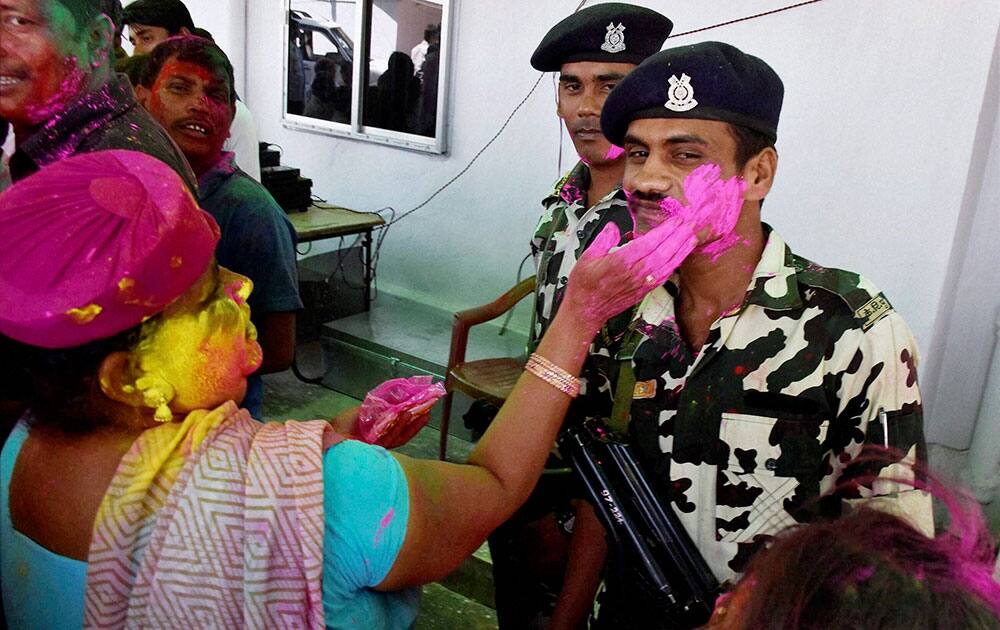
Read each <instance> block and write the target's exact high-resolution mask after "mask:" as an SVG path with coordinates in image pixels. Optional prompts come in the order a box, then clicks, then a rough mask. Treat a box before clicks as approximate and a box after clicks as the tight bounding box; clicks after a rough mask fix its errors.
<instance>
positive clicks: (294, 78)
mask: <svg viewBox="0 0 1000 630" xmlns="http://www.w3.org/2000/svg"><path fill="white" fill-rule="evenodd" d="M452 2H453V0H356V1H354V0H287V21H286V25H285V26H286V28H285V43H286V50H287V56H286V61H285V76H284V105H285V107H284V123H285V125H286V126H288V127H291V128H300V129H307V130H310V131H319V132H323V133H329V134H333V135H339V136H347V137H350V138H356V139H360V140H368V141H372V142H381V143H385V144H393V145H397V146H402V147H406V148H409V149H416V150H421V151H428V152H432V153H444V152H445V150H446V143H445V137H444V136H445V129H446V125H445V121H446V114H447V107H446V102H445V101H446V95H447V93H448V90H447V89H446V88H447V78H448V64H447V59H448V21H449V17H450V14H451V10H452Z"/></svg>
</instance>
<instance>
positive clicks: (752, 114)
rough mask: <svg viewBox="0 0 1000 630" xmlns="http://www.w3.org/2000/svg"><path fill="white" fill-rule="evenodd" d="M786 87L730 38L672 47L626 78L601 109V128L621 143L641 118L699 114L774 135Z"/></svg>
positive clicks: (767, 68)
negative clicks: (631, 126)
mask: <svg viewBox="0 0 1000 630" xmlns="http://www.w3.org/2000/svg"><path fill="white" fill-rule="evenodd" d="M784 93H785V88H784V86H783V85H782V83H781V79H780V78H779V77H778V75H777V73H775V71H774V70H772V69H771V66H769V65H767V64H766V63H764V62H763V61H761V60H760V59H758V58H757V57H754V56H752V55H748V54H746V53H744V52H743V51H741V50H740V49H738V48H736V47H735V46H730V45H729V44H723V43H720V42H704V43H701V44H693V45H691V46H681V47H679V48H668V49H667V50H663V51H660V52H658V53H657V54H655V55H653V56H652V57H650V58H649V59H646V60H645V61H643V62H642V63H641V64H639V67H638V68H636V69H635V70H633V71H632V72H630V73H629V74H628V76H626V77H625V78H624V79H622V81H621V83H619V84H618V85H617V86H616V87H615V89H614V90H612V91H611V94H609V95H608V99H607V100H606V101H604V108H603V109H602V110H601V130H602V131H603V132H604V137H606V138H607V139H608V140H609V141H610V142H612V143H614V144H617V145H619V146H621V144H622V139H623V138H624V137H625V132H626V131H628V125H629V123H630V122H632V121H633V120H638V119H640V118H699V119H702V120H719V121H722V122H728V123H733V124H735V125H741V126H743V127H749V128H750V129H753V130H755V131H759V132H761V133H763V134H765V135H767V136H769V137H770V138H771V139H772V140H775V139H777V137H778V115H779V114H780V113H781V99H782V97H783V96H784Z"/></svg>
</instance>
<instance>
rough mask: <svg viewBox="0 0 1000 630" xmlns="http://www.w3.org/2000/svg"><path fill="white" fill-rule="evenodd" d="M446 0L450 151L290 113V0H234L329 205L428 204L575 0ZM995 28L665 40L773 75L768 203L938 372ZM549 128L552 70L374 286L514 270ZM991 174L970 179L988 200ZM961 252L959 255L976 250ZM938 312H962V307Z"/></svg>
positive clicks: (769, 210) (811, 29)
mask: <svg viewBox="0 0 1000 630" xmlns="http://www.w3.org/2000/svg"><path fill="white" fill-rule="evenodd" d="M238 2H239V0H213V2H211V3H209V2H207V0H198V1H197V2H195V1H194V0H191V4H192V5H199V6H201V5H202V3H203V5H204V6H205V7H206V9H205V13H201V12H200V11H199V15H198V16H196V20H199V21H203V22H204V24H205V25H206V27H207V28H210V29H211V30H213V31H218V33H217V34H218V35H220V41H221V35H222V34H223V33H225V32H226V31H225V29H223V28H220V27H216V26H214V24H213V23H212V21H211V20H210V19H209V17H208V16H209V15H210V14H211V15H215V13H214V11H215V10H216V9H214V7H220V8H219V9H217V10H218V11H222V10H223V8H222V7H223V6H226V5H227V3H229V4H235V3H238ZM457 3H458V6H457V7H456V11H455V14H454V15H455V24H454V25H453V31H452V34H453V37H454V40H453V42H454V51H455V55H454V58H453V63H454V72H453V74H452V77H453V81H452V86H451V116H450V121H449V122H450V126H451V127H450V134H449V136H450V139H451V140H450V143H451V144H450V147H451V148H450V153H449V154H448V155H445V156H433V155H427V154H422V153H414V152H408V151H405V150H402V149H395V148H391V147H386V146H383V145H375V144H368V143H363V142H360V141H355V140H347V139H342V138H333V137H328V136H322V135H314V134H309V133H306V132H302V131H293V130H288V129H285V128H284V127H283V126H282V125H281V122H280V120H281V101H282V96H281V94H282V90H281V76H282V68H281V63H282V59H283V58H284V55H283V53H282V20H283V15H284V5H283V2H282V0H248V6H247V15H246V18H247V19H246V21H247V32H248V33H249V34H250V39H249V45H248V46H247V47H246V51H247V57H246V67H247V68H248V69H249V76H248V85H247V88H246V90H245V91H244V98H245V99H246V100H247V101H248V103H249V105H250V108H251V110H252V111H253V112H254V114H255V117H256V119H257V122H258V125H259V128H260V137H261V139H264V140H267V141H270V142H276V143H278V144H280V145H281V146H282V147H284V151H285V154H284V161H285V162H286V163H289V164H293V165H295V166H298V167H301V168H302V170H303V173H304V174H305V175H306V176H308V177H311V178H312V179H313V180H314V182H315V185H316V187H315V192H317V193H318V194H320V195H322V196H324V197H326V198H328V199H330V200H331V201H335V202H336V203H339V204H343V205H346V206H349V207H354V208H357V209H362V210H377V209H379V208H382V207H384V206H392V207H394V208H395V209H396V210H398V211H405V210H407V209H409V208H412V207H414V206H415V205H416V204H417V203H419V202H421V201H423V200H424V199H425V198H426V197H427V196H428V195H429V194H430V193H431V192H433V191H434V190H435V189H436V188H437V187H438V186H440V185H441V184H442V183H444V182H445V181H447V180H448V179H449V178H450V177H452V176H453V175H454V174H456V173H457V172H458V171H459V170H460V169H461V168H462V167H464V166H465V165H466V164H467V163H468V161H469V160H471V159H472V157H473V156H474V155H475V153H476V152H477V151H478V150H479V149H480V148H481V147H482V146H483V145H484V144H485V143H486V142H487V141H488V140H489V139H490V138H491V137H492V136H493V134H494V133H495V132H496V130H497V129H498V128H499V127H500V125H501V123H502V122H503V120H504V119H505V118H506V116H507V115H508V114H509V113H510V111H511V110H512V109H513V108H514V106H515V105H516V104H517V103H518V102H519V101H520V100H521V99H522V98H523V97H524V95H525V94H526V93H527V92H528V90H529V89H530V87H531V85H532V84H533V83H534V81H535V79H536V78H537V76H538V75H537V73H536V72H534V71H533V70H532V69H531V68H530V66H529V64H528V58H529V57H530V55H531V52H532V51H533V50H534V48H535V46H536V45H537V43H538V41H539V40H540V38H541V37H542V35H543V34H544V33H545V32H546V30H547V29H548V28H549V27H550V26H551V25H552V24H554V23H555V22H556V21H558V20H559V19H561V18H562V17H563V16H564V15H566V14H568V13H569V12H571V11H572V10H573V9H574V8H575V7H576V5H577V4H578V0H547V1H546V2H535V1H533V0H457ZM789 3H790V0H789V1H786V0H745V1H743V2H739V3H733V2H711V3H707V2H702V1H701V0H671V1H669V2H668V1H667V0H645V1H644V2H642V4H645V5H647V6H650V7H653V8H656V9H658V10H660V11H661V12H663V13H665V14H667V15H669V16H670V17H671V18H672V19H673V20H674V22H675V25H676V26H675V32H678V33H679V32H683V31H687V30H690V29H694V28H698V27H702V26H706V25H710V24H714V23H718V22H722V21H726V20H729V19H733V18H737V17H741V16H743V15H748V14H752V13H757V12H761V11H766V10H770V9H774V8H777V7H780V6H783V5H785V4H789ZM208 7H213V9H212V10H209V8H208ZM194 12H195V8H194V6H192V13H194ZM201 15H205V18H204V19H202V18H201V17H200V16H201ZM235 21H236V20H234V19H231V20H230V22H227V24H229V23H231V22H235ZM998 25H1000V3H997V2H996V1H995V0H825V1H824V2H821V3H818V4H814V5H809V6H806V7H802V8H799V9H796V10H793V11H789V12H785V13H780V14H776V15H772V16H769V17H766V18H762V19H760V20H755V21H751V22H745V23H741V24H736V25H732V26H728V27H724V28H721V29H717V30H714V31H711V32H708V33H699V34H696V35H691V36H685V37H678V38H675V39H672V40H669V42H668V45H681V44H687V43H694V42H697V41H704V40H706V39H719V40H723V41H727V42H729V43H732V44H735V45H736V46H738V47H740V48H742V49H744V50H746V51H747V52H751V53H753V54H755V55H758V56H760V57H761V58H763V59H765V60H766V61H768V63H770V64H771V65H772V66H773V67H774V68H775V69H776V70H777V72H778V74H779V75H781V77H782V79H783V80H784V82H785V86H786V99H785V107H784V111H783V113H782V122H781V125H780V127H779V141H778V149H779V153H780V155H781V161H780V168H779V172H778V178H777V182H776V186H775V188H774V190H773V192H772V194H771V196H770V197H769V199H768V202H767V204H766V206H765V209H764V214H765V217H766V219H767V220H768V221H769V222H771V223H772V225H774V226H775V227H776V228H777V229H778V230H780V231H781V233H782V234H783V235H784V236H785V237H786V238H787V240H788V241H789V242H790V243H791V244H792V245H793V247H794V248H795V249H796V250H797V251H798V252H800V253H801V254H803V255H806V256H807V257H809V258H812V259H813V260H815V261H816V262H819V263H821V264H824V265H829V266H840V267H846V268H850V269H852V270H857V271H861V272H862V273H864V274H865V275H867V276H868V277H869V278H871V279H872V280H873V281H874V282H875V283H876V284H878V285H879V286H880V287H882V288H883V289H884V290H885V292H886V294H887V295H888V296H889V297H890V299H891V300H892V301H893V303H894V304H895V306H896V308H897V309H898V310H899V311H900V312H902V313H903V315H904V316H905V317H906V318H907V320H908V321H909V322H910V324H911V326H912V328H913V330H914V332H915V333H916V335H917V338H918V340H919V341H920V343H921V346H922V348H923V349H924V351H925V352H924V355H925V356H924V359H925V361H924V364H923V370H924V372H925V373H931V374H934V373H939V372H940V370H937V369H936V368H935V364H936V362H938V363H940V361H941V360H942V357H943V356H944V352H943V348H944V347H945V345H946V344H944V341H939V340H944V339H950V337H949V336H948V335H947V334H945V333H946V332H947V331H945V330H943V329H942V326H943V324H941V323H940V322H942V321H945V318H946V317H947V316H948V313H947V311H942V310H941V309H940V308H939V307H940V305H941V302H942V300H943V299H944V298H945V297H946V295H947V294H949V291H946V288H947V287H948V286H952V285H953V284H954V282H955V280H956V279H958V278H960V277H963V278H964V276H963V274H964V273H965V270H964V269H965V268H964V267H963V266H962V265H958V266H957V267H956V266H955V265H954V264H952V266H951V267H949V265H950V264H951V261H953V260H964V259H965V258H966V257H967V254H966V250H967V248H968V247H970V246H973V247H975V248H982V247H988V246H989V245H992V243H989V242H988V240H989V239H987V242H986V243H983V242H979V241H975V242H972V241H969V240H968V239H967V238H963V234H966V233H967V232H968V233H969V234H971V233H972V230H959V227H960V220H959V219H960V217H963V222H964V223H963V224H966V223H969V222H970V221H973V222H974V219H971V218H969V217H974V218H976V219H978V218H979V217H980V215H979V214H978V213H977V212H976V208H978V207H979V204H982V203H984V200H983V198H981V196H979V195H977V194H976V193H975V192H973V193H972V194H971V195H970V194H969V193H968V192H967V191H968V190H969V187H970V182H971V185H973V186H979V185H981V184H980V180H983V177H982V176H981V175H980V176H979V177H978V180H977V178H976V173H977V172H980V173H981V172H982V165H981V164H979V163H976V164H974V163H973V162H974V158H977V159H978V158H979V157H982V156H985V155H987V152H986V151H984V150H983V149H982V147H983V146H989V141H990V137H989V136H986V137H983V134H984V133H987V131H989V132H990V133H992V130H991V129H990V130H984V129H983V128H982V125H980V124H979V121H980V114H981V110H982V108H983V105H984V95H986V90H987V75H988V72H989V68H990V60H991V57H992V55H993V53H994V50H995V41H996V37H997V31H998ZM233 28H234V29H235V28H236V27H235V26H234V27H233ZM977 134H978V135H977ZM559 138H560V133H559V128H558V125H557V123H556V119H555V116H554V104H553V89H552V84H551V81H550V80H548V79H545V80H543V82H542V84H541V85H540V86H539V89H538V90H537V91H536V92H535V94H534V95H533V96H532V97H531V98H530V99H529V100H528V102H527V103H526V104H525V106H524V107H523V109H522V110H521V111H520V112H519V113H518V114H517V116H516V117H515V118H514V120H513V121H512V123H511V125H510V127H509V128H508V129H507V131H506V132H505V133H504V134H503V135H502V136H501V137H500V138H499V140H497V142H496V143H495V144H494V145H493V146H492V147H491V148H490V149H489V150H488V151H487V152H486V153H485V154H483V156H482V157H481V158H480V160H479V161H478V162H477V163H476V164H475V165H474V166H473V167H472V169H471V170H470V171H469V172H468V173H467V174H466V175H465V176H464V177H463V178H462V179H461V180H459V181H458V182H457V183H456V184H455V185H453V186H452V187H451V188H449V189H448V190H446V191H445V192H444V193H442V194H441V195H440V196H439V197H438V198H437V199H435V200H434V202H432V203H431V204H430V205H428V206H427V207H425V208H424V209H422V210H421V211H420V212H418V213H416V214H414V215H413V216H411V217H410V218H409V219H407V220H405V221H404V222H401V223H400V224H398V225H396V226H395V227H393V228H392V230H391V232H390V233H389V235H388V238H387V239H386V241H385V247H384V248H383V251H382V257H381V263H380V267H379V270H378V272H379V286H380V288H381V289H382V290H386V291H390V292H393V293H400V294H404V295H409V296H413V297H417V298H418V299H422V300H425V301H428V302H433V303H436V304H439V305H441V306H442V307H444V308H447V309H455V308H464V307H467V306H470V305H473V304H479V303H482V302H484V301H486V300H488V299H491V298H492V297H494V296H496V295H497V294H499V293H500V292H501V291H502V290H504V289H505V288H507V287H508V286H510V285H511V284H512V283H513V280H514V274H515V270H516V267H517V264H518V262H519V261H520V259H521V258H522V256H523V255H524V254H525V253H526V252H527V240H528V238H529V235H530V234H531V232H532V229H533V227H534V223H535V220H536V218H537V215H538V208H539V206H538V200H539V198H540V197H542V196H543V195H544V194H545V193H546V192H547V191H548V190H549V187H550V186H551V184H552V182H553V180H555V178H556V177H557V175H558V165H557V154H558V149H559ZM977 143H978V144H977ZM984 143H985V144H984ZM977 147H978V149H977ZM568 165H569V160H564V164H563V167H566V166H568ZM970 176H971V177H970ZM991 181H995V180H991ZM983 185H985V184H983ZM991 185H994V184H991ZM974 190H979V189H978V188H975V189H974ZM992 190H995V188H990V189H989V190H986V189H985V188H984V192H983V194H984V195H986V197H985V202H987V203H988V202H989V201H990V199H991V197H990V195H994V194H995V193H993V192H990V191H992ZM970 199H971V201H969V200H970ZM994 216H995V215H994ZM981 220H983V221H986V220H987V219H986V217H985V216H984V217H983V218H982V219H981ZM993 227H994V228H995V225H994V226H993ZM977 233H978V232H977ZM968 251H969V252H970V253H969V254H968V256H969V257H972V258H976V256H977V255H978V256H981V255H982V253H983V251H981V250H978V249H977V250H971V249H970V250H968ZM985 251H988V252H991V253H992V252H993V251H995V246H994V247H992V248H990V249H987V250H985ZM956 257H957V258H956ZM993 257H995V255H994V256H993ZM988 259H989V260H992V258H988ZM949 269H951V271H949ZM956 269H957V271H956ZM982 271H983V270H981V269H978V268H977V269H975V270H974V272H975V273H982ZM970 272H971V268H970ZM956 273H957V274H958V275H955V274H956ZM949 274H950V275H949ZM994 275H996V274H994ZM951 293H953V292H951ZM952 297H953V298H961V297H964V296H952ZM949 299H952V298H949ZM951 321H954V323H955V325H956V326H959V325H962V323H963V320H962V318H961V317H957V319H954V318H953V319H952V320H951ZM970 346H972V347H971V348H970V349H968V350H967V351H966V350H963V351H962V354H965V353H966V352H971V353H972V355H973V356H976V357H978V356H979V355H982V356H983V357H987V356H988V352H989V344H988V340H985V339H984V341H983V342H982V344H979V345H977V344H976V343H975V342H971V341H970ZM932 350H933V351H932ZM929 351H930V352H929ZM935 352H936V353H937V355H936V356H935ZM983 361H985V358H984V359H983ZM941 383H942V387H944V385H945V381H943V380H942V381H941ZM934 388H935V384H934V383H931V384H930V389H929V390H925V396H926V398H927V399H928V401H929V403H930V408H931V409H932V410H934V411H935V414H934V415H932V416H931V417H929V419H928V425H929V432H930V434H931V435H932V436H934V437H935V439H938V440H941V441H945V442H948V443H950V444H951V445H955V446H965V444H962V441H963V440H967V436H968V434H969V432H970V431H971V426H960V425H961V424H962V423H963V422H965V423H966V424H968V423H969V422H971V419H966V418H960V417H959V416H958V415H957V414H953V413H947V414H945V413H944V409H943V408H941V409H940V410H939V408H938V406H937V405H935V404H934V401H935V399H936V393H935V391H933V390H934ZM973 416H974V414H973Z"/></svg>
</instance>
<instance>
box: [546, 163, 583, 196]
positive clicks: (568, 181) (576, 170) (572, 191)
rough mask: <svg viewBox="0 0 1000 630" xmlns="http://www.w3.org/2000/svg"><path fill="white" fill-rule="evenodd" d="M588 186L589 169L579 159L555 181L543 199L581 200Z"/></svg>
mask: <svg viewBox="0 0 1000 630" xmlns="http://www.w3.org/2000/svg"><path fill="white" fill-rule="evenodd" d="M588 188H590V169H589V168H587V165H586V164H584V163H583V162H582V161H580V162H577V163H576V166H574V167H573V168H571V169H570V170H569V172H567V173H566V174H565V175H564V176H563V177H562V179H560V180H559V181H558V182H556V185H555V186H554V187H553V188H552V191H551V192H550V193H549V194H548V195H547V196H546V197H545V201H548V200H550V199H555V198H559V199H562V200H563V201H565V202H566V203H567V204H571V203H573V202H575V201H580V200H582V199H583V196H584V195H585V194H586V193H587V189H588Z"/></svg>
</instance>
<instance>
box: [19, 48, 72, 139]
mask: <svg viewBox="0 0 1000 630" xmlns="http://www.w3.org/2000/svg"><path fill="white" fill-rule="evenodd" d="M62 66H63V78H62V80H61V81H60V82H59V84H58V85H57V86H55V87H54V88H53V87H52V85H51V82H50V81H38V82H37V83H36V85H35V89H34V90H33V92H34V93H33V94H32V96H31V99H30V103H29V104H28V105H27V106H26V107H25V114H26V117H27V118H28V120H30V121H32V123H34V124H39V123H42V122H45V121H47V120H49V119H52V118H59V117H60V116H58V114H60V112H62V110H63V109H64V108H65V106H66V103H68V102H69V101H70V99H72V98H73V97H74V96H76V95H77V94H78V93H80V92H81V91H82V90H83V85H84V83H85V82H86V80H87V75H85V74H84V73H83V70H81V69H80V68H79V66H78V65H77V59H76V57H67V58H65V59H63V60H62Z"/></svg>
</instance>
